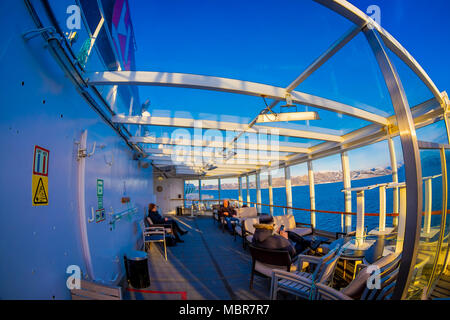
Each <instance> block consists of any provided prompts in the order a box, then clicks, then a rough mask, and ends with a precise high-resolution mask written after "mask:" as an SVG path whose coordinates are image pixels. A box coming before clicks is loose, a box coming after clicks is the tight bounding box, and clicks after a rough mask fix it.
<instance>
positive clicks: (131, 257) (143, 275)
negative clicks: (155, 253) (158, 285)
mask: <svg viewBox="0 0 450 320" xmlns="http://www.w3.org/2000/svg"><path fill="white" fill-rule="evenodd" d="M123 258H124V264H125V271H126V275H127V279H128V283H129V284H130V285H131V286H132V287H133V288H137V289H141V288H146V287H149V286H150V276H149V275H148V260H147V252H144V251H130V252H127V253H126V254H125V256H124V257H123Z"/></svg>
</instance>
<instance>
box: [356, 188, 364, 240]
mask: <svg viewBox="0 0 450 320" xmlns="http://www.w3.org/2000/svg"><path fill="white" fill-rule="evenodd" d="M356 207H357V211H356V213H357V216H356V244H357V246H358V247H360V246H362V245H363V244H364V213H365V212H364V209H365V208H364V190H361V191H358V192H357V193H356Z"/></svg>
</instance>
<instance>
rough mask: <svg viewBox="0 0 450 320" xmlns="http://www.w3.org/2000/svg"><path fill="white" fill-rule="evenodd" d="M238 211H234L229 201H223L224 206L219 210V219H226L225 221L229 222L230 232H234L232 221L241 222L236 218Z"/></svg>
mask: <svg viewBox="0 0 450 320" xmlns="http://www.w3.org/2000/svg"><path fill="white" fill-rule="evenodd" d="M236 214H237V213H236V210H234V208H233V207H231V206H230V203H229V201H228V200H223V206H221V207H220V209H219V217H224V218H225V221H226V222H227V226H228V230H230V231H233V226H232V224H231V221H239V219H238V218H236V217H235V216H236Z"/></svg>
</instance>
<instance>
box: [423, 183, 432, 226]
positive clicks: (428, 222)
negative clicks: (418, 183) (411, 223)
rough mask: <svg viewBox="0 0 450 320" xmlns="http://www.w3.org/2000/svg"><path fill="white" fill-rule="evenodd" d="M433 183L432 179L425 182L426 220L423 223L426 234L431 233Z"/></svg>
mask: <svg viewBox="0 0 450 320" xmlns="http://www.w3.org/2000/svg"><path fill="white" fill-rule="evenodd" d="M432 182H433V181H432V178H427V179H426V180H425V219H424V223H423V232H424V233H425V234H429V233H430V231H431V209H432V195H433V192H432V191H433V190H432Z"/></svg>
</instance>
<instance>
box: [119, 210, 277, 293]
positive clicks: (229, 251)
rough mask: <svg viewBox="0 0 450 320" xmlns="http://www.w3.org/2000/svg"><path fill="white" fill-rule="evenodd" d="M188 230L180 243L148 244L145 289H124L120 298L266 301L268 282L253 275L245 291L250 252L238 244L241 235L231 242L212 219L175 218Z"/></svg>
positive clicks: (247, 282)
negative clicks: (148, 275)
mask: <svg viewBox="0 0 450 320" xmlns="http://www.w3.org/2000/svg"><path fill="white" fill-rule="evenodd" d="M177 219H178V220H179V221H181V222H182V224H184V225H183V228H184V229H187V230H189V233H188V234H186V235H185V236H183V240H184V241H185V242H184V243H179V244H177V246H175V247H168V248H167V261H166V260H165V259H164V256H163V254H162V253H161V252H162V250H163V249H162V246H161V245H160V244H156V243H155V244H152V246H151V248H150V250H149V259H148V260H149V274H150V281H151V285H150V287H148V288H146V289H143V290H146V291H149V292H146V293H142V292H130V291H128V290H125V295H124V298H125V299H133V300H134V299H137V300H141V299H145V300H152V299H182V298H183V297H185V298H187V299H188V300H201V299H212V300H230V299H231V300H241V299H242V300H255V299H268V298H269V288H270V280H269V279H265V278H262V277H258V276H255V279H254V285H253V289H252V290H250V289H249V283H250V272H251V256H250V254H249V253H248V252H246V251H244V249H243V248H242V239H241V238H239V237H236V241H234V238H233V236H231V235H230V234H229V233H228V232H227V231H225V232H224V233H222V230H221V229H220V228H219V226H218V224H217V223H215V222H213V219H212V218H206V217H197V218H194V219H189V218H185V217H183V218H177Z"/></svg>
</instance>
